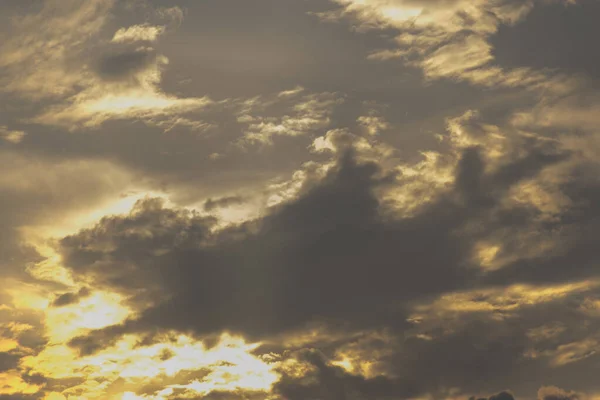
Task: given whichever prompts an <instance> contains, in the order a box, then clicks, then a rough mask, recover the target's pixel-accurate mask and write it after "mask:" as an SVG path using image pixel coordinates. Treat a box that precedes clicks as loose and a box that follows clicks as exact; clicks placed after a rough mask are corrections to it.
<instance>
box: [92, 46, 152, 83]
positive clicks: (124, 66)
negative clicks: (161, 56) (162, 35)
mask: <svg viewBox="0 0 600 400" xmlns="http://www.w3.org/2000/svg"><path fill="white" fill-rule="evenodd" d="M157 57H158V55H157V53H156V51H154V50H153V49H151V48H134V49H129V50H121V51H120V52H116V53H113V54H110V53H109V54H104V55H103V56H101V57H100V58H99V60H98V61H96V68H95V70H96V73H97V74H98V75H99V76H100V77H101V78H103V79H106V80H109V81H127V80H132V79H135V76H136V74H139V73H140V72H143V71H145V70H147V69H148V68H149V67H150V66H152V65H153V64H156V63H157V62H158V58H157Z"/></svg>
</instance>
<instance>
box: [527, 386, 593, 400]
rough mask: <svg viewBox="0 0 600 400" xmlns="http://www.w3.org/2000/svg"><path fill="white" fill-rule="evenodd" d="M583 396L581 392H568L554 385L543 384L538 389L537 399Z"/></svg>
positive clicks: (566, 399)
mask: <svg viewBox="0 0 600 400" xmlns="http://www.w3.org/2000/svg"><path fill="white" fill-rule="evenodd" d="M584 398H585V396H584V395H582V394H581V393H576V392H569V391H566V390H563V389H560V388H557V387H555V386H545V387H542V388H540V390H538V399H539V400H580V399H584Z"/></svg>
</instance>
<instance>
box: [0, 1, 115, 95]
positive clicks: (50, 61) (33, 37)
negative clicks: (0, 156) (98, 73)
mask: <svg viewBox="0 0 600 400" xmlns="http://www.w3.org/2000/svg"><path fill="white" fill-rule="evenodd" d="M113 3H114V2H113V1H112V0H92V1H89V2H86V3H85V5H84V6H83V7H82V6H81V4H79V2H77V1H73V0H67V1H61V0H49V1H44V2H43V4H42V6H41V10H40V11H39V12H38V13H36V14H28V15H23V16H18V17H16V18H14V19H13V20H12V21H11V24H12V29H11V34H10V36H9V37H8V38H6V40H3V41H2V45H1V46H0V58H1V60H2V61H0V68H1V69H2V70H4V74H3V75H4V76H5V78H3V80H2V83H3V85H2V87H3V91H5V92H12V93H16V94H18V95H21V96H26V97H32V98H45V97H62V96H65V95H69V94H72V93H73V92H74V91H75V87H76V86H77V85H80V84H85V83H86V81H87V80H88V79H89V78H88V76H87V74H86V73H85V71H84V70H81V69H80V70H72V69H71V68H70V64H71V62H72V61H73V59H76V58H77V57H78V55H80V54H81V52H82V51H83V48H84V46H85V45H86V44H87V43H88V38H89V37H90V36H94V35H95V34H97V33H98V32H99V31H100V30H101V28H102V27H103V26H104V23H105V22H106V18H107V17H108V13H109V10H110V9H111V7H112V6H113Z"/></svg>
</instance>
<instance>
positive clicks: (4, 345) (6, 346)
mask: <svg viewBox="0 0 600 400" xmlns="http://www.w3.org/2000/svg"><path fill="white" fill-rule="evenodd" d="M17 347H19V342H17V341H16V340H14V339H8V338H0V353H6V352H8V351H11V350H14V349H16V348H17Z"/></svg>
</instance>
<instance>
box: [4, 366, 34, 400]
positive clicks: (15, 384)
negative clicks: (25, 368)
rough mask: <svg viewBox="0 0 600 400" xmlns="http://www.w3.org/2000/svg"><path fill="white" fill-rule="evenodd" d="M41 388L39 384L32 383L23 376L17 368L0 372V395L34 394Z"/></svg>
mask: <svg viewBox="0 0 600 400" xmlns="http://www.w3.org/2000/svg"><path fill="white" fill-rule="evenodd" d="M40 389H41V386H39V385H31V384H29V383H27V382H25V381H24V380H23V379H22V378H21V374H20V373H19V372H18V371H16V370H11V371H7V372H0V395H12V394H17V393H19V394H33V393H36V392H38V391H39V390H40Z"/></svg>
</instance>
